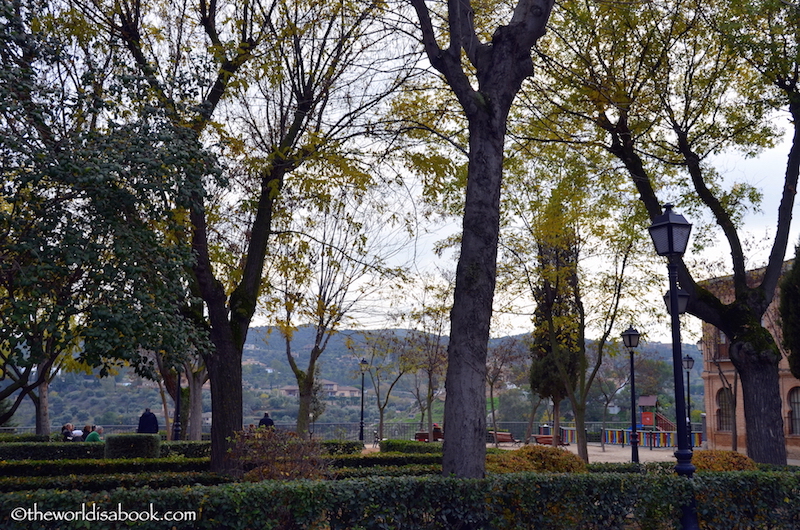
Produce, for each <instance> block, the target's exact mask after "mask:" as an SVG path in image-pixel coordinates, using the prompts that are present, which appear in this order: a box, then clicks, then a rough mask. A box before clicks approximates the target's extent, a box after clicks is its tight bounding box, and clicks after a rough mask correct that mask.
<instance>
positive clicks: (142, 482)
mask: <svg viewBox="0 0 800 530" xmlns="http://www.w3.org/2000/svg"><path fill="white" fill-rule="evenodd" d="M440 472H441V470H440ZM234 481H235V479H234V478H232V477H229V476H226V475H219V474H217V473H211V472H210V471H204V472H197V471H184V472H180V473H176V472H170V471H164V472H161V473H136V474H131V473H117V474H109V475H63V476H37V477H2V478H0V493H8V492H10V491H25V490H37V489H60V490H81V491H107V490H112V489H114V488H141V487H145V486H146V487H148V488H154V489H160V488H172V487H175V486H199V485H202V486H213V485H217V484H226V483H229V482H234Z"/></svg>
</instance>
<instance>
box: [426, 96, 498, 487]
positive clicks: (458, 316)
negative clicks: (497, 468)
mask: <svg viewBox="0 0 800 530" xmlns="http://www.w3.org/2000/svg"><path fill="white" fill-rule="evenodd" d="M469 133H470V141H469V146H470V161H469V168H468V177H467V178H468V180H467V197H466V203H465V207H464V219H463V234H462V239H461V255H460V257H459V260H458V266H457V268H456V287H455V293H454V296H453V309H452V311H451V313H450V326H451V331H450V342H449V344H448V347H447V354H448V364H447V378H446V380H445V389H446V391H447V398H446V400H445V408H444V422H445V425H446V427H447V432H446V436H445V439H444V457H443V459H442V472H443V474H444V475H445V476H448V475H451V474H454V475H456V476H459V477H470V478H478V477H483V475H484V470H485V460H486V442H485V437H486V354H487V347H488V342H489V325H490V321H491V317H492V301H493V298H494V287H495V276H496V272H497V243H498V235H499V230H500V187H501V182H502V166H503V143H504V142H503V139H504V137H505V115H503V116H497V115H492V113H491V112H490V111H489V109H486V110H485V112H480V113H476V114H475V116H474V117H473V118H472V119H471V120H470V128H469Z"/></svg>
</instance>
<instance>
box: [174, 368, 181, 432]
mask: <svg viewBox="0 0 800 530" xmlns="http://www.w3.org/2000/svg"><path fill="white" fill-rule="evenodd" d="M175 370H176V371H177V372H178V391H177V394H176V395H177V398H176V399H175V421H174V422H173V423H172V439H173V440H175V441H177V440H180V439H181V369H180V367H179V366H178V367H176V368H175Z"/></svg>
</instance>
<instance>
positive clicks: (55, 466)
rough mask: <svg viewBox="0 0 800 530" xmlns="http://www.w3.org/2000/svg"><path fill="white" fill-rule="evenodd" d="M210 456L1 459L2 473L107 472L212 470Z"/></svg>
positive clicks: (51, 475)
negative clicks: (111, 458) (4, 460)
mask: <svg viewBox="0 0 800 530" xmlns="http://www.w3.org/2000/svg"><path fill="white" fill-rule="evenodd" d="M210 466H211V459H210V458H180V457H179V458H150V459H147V458H135V459H133V458H130V459H116V460H98V459H86V460H56V461H50V460H13V461H7V462H2V461H0V476H2V477H46V476H50V477H53V476H60V475H98V474H106V473H162V472H174V473H180V472H185V471H197V472H202V471H208V470H209V468H210Z"/></svg>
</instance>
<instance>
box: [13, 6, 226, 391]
mask: <svg viewBox="0 0 800 530" xmlns="http://www.w3.org/2000/svg"><path fill="white" fill-rule="evenodd" d="M0 9H2V16H1V17H0V20H1V21H2V23H0V33H1V34H2V38H0V56H2V58H3V64H4V65H6V67H5V68H4V69H3V72H2V74H0V100H1V101H2V102H3V103H2V104H1V105H0V135H1V136H2V138H3V142H2V144H1V145H2V148H1V149H0V157H1V158H2V160H3V163H2V164H0V166H1V167H2V170H1V171H2V174H1V175H0V178H2V189H1V190H0V248H2V249H3V250H2V252H3V259H2V260H0V293H2V297H0V304H2V311H0V314H1V315H2V318H0V330H1V332H0V336H1V337H2V341H0V356H2V358H3V376H8V377H10V378H11V379H12V380H13V381H15V383H16V385H17V387H19V388H23V389H24V391H23V392H22V393H21V394H20V396H21V397H20V398H19V399H21V398H22V397H24V396H25V395H26V394H27V392H29V391H30V390H31V389H33V388H35V386H37V385H38V384H40V383H41V382H43V381H44V380H45V379H46V378H47V377H49V376H50V373H51V370H53V371H55V370H56V368H57V367H58V368H60V367H62V364H64V363H66V366H67V367H69V363H70V362H72V358H73V356H75V357H77V358H78V360H79V361H80V363H82V365H83V366H96V367H100V368H101V370H100V373H101V374H103V375H105V374H107V373H109V371H110V370H112V369H113V368H114V366H116V365H118V364H120V363H128V364H130V365H131V366H132V367H133V368H134V369H135V370H136V371H137V372H138V373H140V374H142V375H146V376H150V377H152V376H153V369H154V365H153V362H152V359H150V358H148V357H146V356H143V355H142V354H141V352H142V351H143V350H153V351H169V352H176V353H182V352H185V351H186V350H188V349H191V348H192V347H197V346H200V345H202V344H204V337H203V334H202V333H200V332H199V331H198V330H196V329H195V328H194V326H193V325H192V324H191V323H190V322H188V321H187V320H186V319H185V318H184V316H183V309H184V307H185V306H186V305H188V304H189V303H190V300H191V298H190V296H189V294H188V293H187V289H186V287H187V277H186V274H185V273H186V270H187V269H188V267H189V266H190V265H191V263H192V260H193V257H192V254H191V252H190V249H189V247H188V245H187V244H186V239H185V227H186V211H187V208H189V207H190V206H191V200H190V197H193V196H197V195H198V194H201V193H202V188H201V184H202V182H203V179H204V178H205V177H206V176H209V175H211V174H213V173H214V171H215V170H214V169H213V168H214V161H213V159H212V158H211V157H209V156H208V154H207V153H205V152H204V151H203V149H202V148H201V146H200V144H199V143H198V141H197V137H196V135H195V134H194V133H193V132H192V131H190V130H188V129H186V128H183V127H180V126H176V125H174V124H173V123H171V122H170V121H169V120H167V119H166V118H165V116H164V114H163V112H161V111H160V110H159V109H156V108H154V107H152V106H150V105H148V104H147V102H146V101H142V100H139V101H136V103H135V104H132V102H131V100H130V99H129V98H128V97H125V96H121V95H120V94H130V93H135V92H137V91H139V90H140V89H141V87H142V86H143V85H144V84H145V83H146V80H145V79H142V78H141V77H139V76H135V75H117V76H116V77H114V76H112V75H111V72H112V71H113V69H114V68H117V67H120V63H119V62H118V58H117V56H116V55H115V52H114V50H113V49H112V48H109V47H108V46H107V43H106V42H105V41H104V40H103V39H104V37H103V36H102V35H101V34H100V32H97V31H93V30H92V27H91V25H87V21H86V20H85V19H83V18H82V17H81V16H80V15H79V14H78V12H77V11H72V10H70V9H67V7H66V6H64V5H58V4H53V3H48V2H39V1H36V0H31V1H26V2H18V3H4V4H3V5H2V7H1V8H0ZM65 20H71V21H72V22H74V26H72V27H70V28H69V29H68V28H66V27H65V26H64V24H63V22H64V21H65ZM94 29H96V28H94ZM117 73H119V72H117ZM128 74H129V73H128ZM111 78H113V80H109V79H111ZM113 95H117V96H119V97H118V98H116V97H114V96H113ZM36 365H39V366H38V373H37V375H38V377H37V380H36V381H35V382H34V381H30V382H29V381H28V378H29V377H30V374H31V373H32V372H31V369H32V367H33V366H36ZM6 390H8V389H6ZM12 390H13V389H12ZM4 392H5V391H4Z"/></svg>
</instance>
